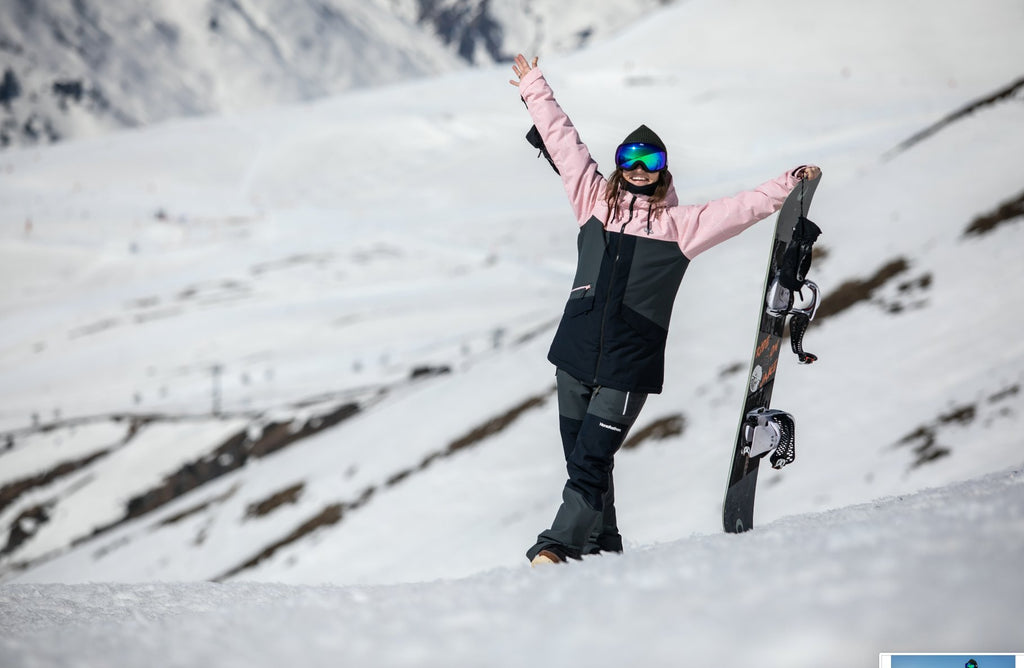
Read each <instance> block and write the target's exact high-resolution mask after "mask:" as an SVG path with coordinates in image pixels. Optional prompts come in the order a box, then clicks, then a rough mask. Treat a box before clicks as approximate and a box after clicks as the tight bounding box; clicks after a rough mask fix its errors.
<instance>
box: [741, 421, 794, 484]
mask: <svg viewBox="0 0 1024 668" xmlns="http://www.w3.org/2000/svg"><path fill="white" fill-rule="evenodd" d="M743 438H744V440H745V441H746V445H745V446H744V448H743V450H742V453H743V454H744V455H746V456H747V457H750V458H753V457H760V456H761V455H764V454H766V453H768V452H771V453H772V455H771V457H770V458H769V461H770V462H771V463H772V468H775V469H781V468H782V467H784V466H786V465H787V464H792V463H793V461H794V460H795V459H796V422H795V421H794V420H793V416H792V415H790V414H789V413H787V412H786V411H780V410H776V409H774V408H757V409H754V410H752V411H750V412H749V413H747V417H746V419H745V420H744V422H743Z"/></svg>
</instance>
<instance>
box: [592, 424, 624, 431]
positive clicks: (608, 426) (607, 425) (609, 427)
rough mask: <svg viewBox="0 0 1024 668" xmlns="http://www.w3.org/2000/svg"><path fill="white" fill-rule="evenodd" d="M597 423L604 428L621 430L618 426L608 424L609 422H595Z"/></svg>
mask: <svg viewBox="0 0 1024 668" xmlns="http://www.w3.org/2000/svg"><path fill="white" fill-rule="evenodd" d="M597 425H598V426H599V427H604V428H605V429H611V430H612V431H618V432H621V431H622V430H621V429H619V428H618V427H615V426H613V425H610V424H605V423H604V422H598V423H597Z"/></svg>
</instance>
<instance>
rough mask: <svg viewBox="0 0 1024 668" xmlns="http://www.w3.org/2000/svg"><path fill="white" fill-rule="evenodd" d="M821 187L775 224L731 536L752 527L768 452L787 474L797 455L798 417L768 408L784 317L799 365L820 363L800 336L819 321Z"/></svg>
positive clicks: (737, 465) (793, 203)
mask: <svg viewBox="0 0 1024 668" xmlns="http://www.w3.org/2000/svg"><path fill="white" fill-rule="evenodd" d="M820 181H821V177H820V176H819V177H818V178H816V179H814V180H810V181H808V180H804V181H801V182H800V183H799V184H798V185H797V187H796V188H794V189H793V192H791V193H790V194H789V197H787V198H786V201H785V203H784V204H783V205H782V208H781V209H780V210H779V214H778V220H777V222H776V224H775V238H774V239H773V240H772V246H771V254H770V255H769V258H768V271H767V273H766V275H765V281H764V291H763V293H762V298H761V314H760V316H759V318H758V325H757V338H756V339H755V342H754V354H753V356H752V358H751V361H750V373H749V375H748V376H747V388H746V392H745V398H744V402H743V411H742V413H741V414H740V424H739V429H738V430H737V433H736V443H735V448H734V450H733V455H732V467H731V468H730V474H729V487H728V489H727V490H726V493H725V504H724V508H723V514H722V523H723V526H724V528H725V531H726V532H728V533H740V532H743V531H748V530H750V529H751V528H753V525H754V523H753V519H754V492H755V491H756V488H757V470H758V466H759V465H760V463H761V459H763V458H764V456H765V455H768V454H769V453H771V454H770V457H769V459H770V461H771V464H772V466H774V467H775V468H782V467H783V466H785V465H787V464H789V463H791V462H792V461H793V459H794V458H795V456H796V450H795V441H796V426H795V423H794V421H793V416H792V415H790V414H789V413H786V412H784V411H780V410H775V409H771V408H769V406H770V405H771V399H772V389H773V388H774V386H775V373H776V371H777V370H778V365H779V356H780V352H781V347H782V338H783V334H784V330H785V325H786V319H787V318H789V320H790V336H791V339H792V341H791V345H792V349H793V352H794V353H796V355H797V357H798V359H799V361H800V362H801V363H802V364H810V363H812V362H814V361H815V360H816V359H817V358H816V357H815V356H814V355H811V354H810V353H807V352H804V349H803V335H804V332H805V331H806V330H807V324H808V322H809V321H810V320H811V318H813V317H814V312H815V310H816V309H817V306H818V297H819V292H818V286H817V285H815V284H814V283H812V282H810V281H808V280H806V278H805V277H806V274H807V270H808V269H809V268H810V265H811V247H812V245H813V244H814V241H815V240H816V239H817V238H818V235H819V234H820V233H821V230H820V229H818V226H817V225H815V224H814V223H813V222H811V221H810V220H808V219H807V218H806V214H807V209H808V208H809V207H810V204H811V198H812V197H813V196H814V191H815V189H816V188H817V187H818V183H819V182H820Z"/></svg>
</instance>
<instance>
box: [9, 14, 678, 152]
mask: <svg viewBox="0 0 1024 668" xmlns="http://www.w3.org/2000/svg"><path fill="white" fill-rule="evenodd" d="M591 4H592V3H588V2H583V1H582V0H573V1H572V2H559V1H557V0H521V1H520V2H516V3H511V4H509V3H500V6H499V3H492V2H490V1H489V0H473V1H470V2H461V1H460V2H456V1H454V0H375V1H374V0H371V1H370V2H365V1H361V0H289V1H288V2H283V1H282V0H189V1H187V2H174V3H149V2H140V1H139V0H110V1H106V2H96V1H95V0H54V1H52V2H45V3H36V2H6V3H2V4H0V62H2V65H0V148H4V147H8V146H16V145H30V144H36V143H52V142H56V141H59V140H61V139H65V138H69V137H81V136H88V135H95V134H100V133H103V132H109V131H111V130H116V129H120V128H126V127H135V126H141V125H146V124H149V123H153V122H156V121H161V120H164V119H168V118H174V117H180V116H193V115H202V114H216V113H223V112H237V111H240V110H244V109H248V108H252V107H260V106H266V105H272V104H281V103H289V102H296V101H303V100H311V99H315V98H319V97H323V96H326V95H331V94H333V93H338V92H340V91H343V90H346V89H351V88H357V87H366V86H375V85H380V84H387V83H392V82H395V81H399V80H403V79H409V78H413V77H419V76H424V75H430V74H436V73H439V72H444V71H450V70H455V69H459V68H461V67H464V66H466V65H467V64H476V63H489V62H493V61H495V60H502V59H505V58H507V57H508V56H509V55H510V54H511V55H514V53H515V51H516V50H517V49H526V48H529V49H532V50H534V51H542V52H545V53H546V52H550V51H557V50H567V49H571V48H575V47H577V46H580V45H582V44H584V43H586V42H587V41H588V40H589V39H591V38H592V37H593V36H595V35H599V34H602V33H607V32H609V31H611V30H612V29H614V28H616V27H619V26H621V25H624V24H625V23H627V22H628V21H631V20H632V19H634V18H636V16H638V15H639V14H640V13H641V12H643V11H645V10H646V9H648V8H651V7H655V6H657V5H659V4H664V2H663V0H630V1H629V2H626V3H615V6H614V11H608V9H605V10H603V11H596V12H595V11H594V10H593V8H592V7H591ZM556 18H557V20H556Z"/></svg>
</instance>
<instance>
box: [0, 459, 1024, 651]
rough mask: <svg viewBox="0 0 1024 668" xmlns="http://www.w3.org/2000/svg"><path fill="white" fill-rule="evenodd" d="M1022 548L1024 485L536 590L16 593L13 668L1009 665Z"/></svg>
mask: <svg viewBox="0 0 1024 668" xmlns="http://www.w3.org/2000/svg"><path fill="white" fill-rule="evenodd" d="M1022 529H1024V471H1022V470H1021V469H1017V470H1015V471H1012V472H1005V473H997V474H991V475H988V476H986V477H983V478H980V479H978V480H974V481H970V482H966V483H959V484H954V485H950V486H947V487H944V488H941V489H932V490H927V491H924V492H921V493H918V494H915V495H912V496H906V497H896V498H886V499H879V500H877V501H875V502H873V503H871V504H864V505H857V506H849V507H846V508H842V509H838V510H833V511H828V512H825V513H820V514H808V515H801V516H795V517H790V518H787V519H783V520H778V521H776V522H773V523H771V524H769V525H765V526H762V527H761V528H759V529H758V530H757V531H754V532H751V533H747V534H742V535H738V536H737V535H728V534H721V533H718V534H705V535H697V536H691V537H689V538H683V539H679V540H675V541H672V542H670V543H666V544H662V545H657V546H649V547H645V548H641V549H637V550H632V551H630V552H628V553H626V554H624V555H623V556H601V557H593V558H589V559H586V560H585V561H584V562H582V563H581V564H578V565H574V566H571V567H561V566H550V567H548V568H546V569H545V570H543V571H540V570H538V571H536V572H530V571H528V570H526V569H523V568H502V569H495V570H492V571H489V572H486V573H482V574H478V575H475V576H471V577H467V578H461V579H455V580H436V581H427V582H421V583H418V584H410V585H401V586H398V585H393V586H382V585H376V586H352V587H339V586H335V585H330V584H319V585H304V586H288V585H281V584H256V583H228V584H214V583H180V584H167V583H149V584H138V585H117V584H79V585H65V584H8V585H5V586H4V588H3V590H2V591H3V598H0V613H2V614H0V634H2V640H0V660H2V661H3V663H4V665H10V666H20V665H33V666H51V665H67V664H65V662H69V663H70V664H73V665H76V666H105V665H110V663H108V662H109V660H110V658H111V657H116V660H117V663H118V664H119V665H154V663H155V665H161V666H195V665H217V666H250V667H254V668H260V667H262V666H268V667H269V666H279V665H281V664H282V663H286V662H295V661H299V662H301V663H302V665H305V666H335V665H381V666H384V665H386V666H451V665H488V666H521V665H534V664H537V663H554V664H559V665H566V664H568V665H576V664H578V663H579V662H585V663H587V664H592V665H607V666H611V665H623V664H626V663H632V664H634V665H654V666H657V665H679V663H686V664H689V663H693V662H700V663H706V662H708V661H713V660H717V661H718V662H720V663H721V662H723V661H727V662H728V663H729V664H736V665H820V663H821V662H822V660H823V658H822V657H827V662H828V664H829V665H831V666H840V667H841V666H862V665H871V664H872V662H873V661H875V660H876V657H877V656H878V654H879V653H881V652H893V651H914V650H915V649H916V648H920V647H929V648H968V647H970V648H985V651H988V652H1009V651H1013V650H1016V649H1019V644H1018V643H1019V642H1020V635H1019V620H1018V618H1016V617H1015V616H1013V615H1007V614H1005V613H1006V611H1007V610H1012V609H1015V608H1016V606H1018V605H1019V602H1020V600H1021V597H1022V596H1024V581H1022V580H1021V578H1020V577H1019V576H1018V573H1017V571H1018V558H1019V555H1020V554H1021V551H1022V550H1024V531H1022ZM942 537H945V538H944V539H943V538H942ZM851 620H856V624H852V623H851ZM716 657H717V659H716ZM723 657H727V658H723Z"/></svg>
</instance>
